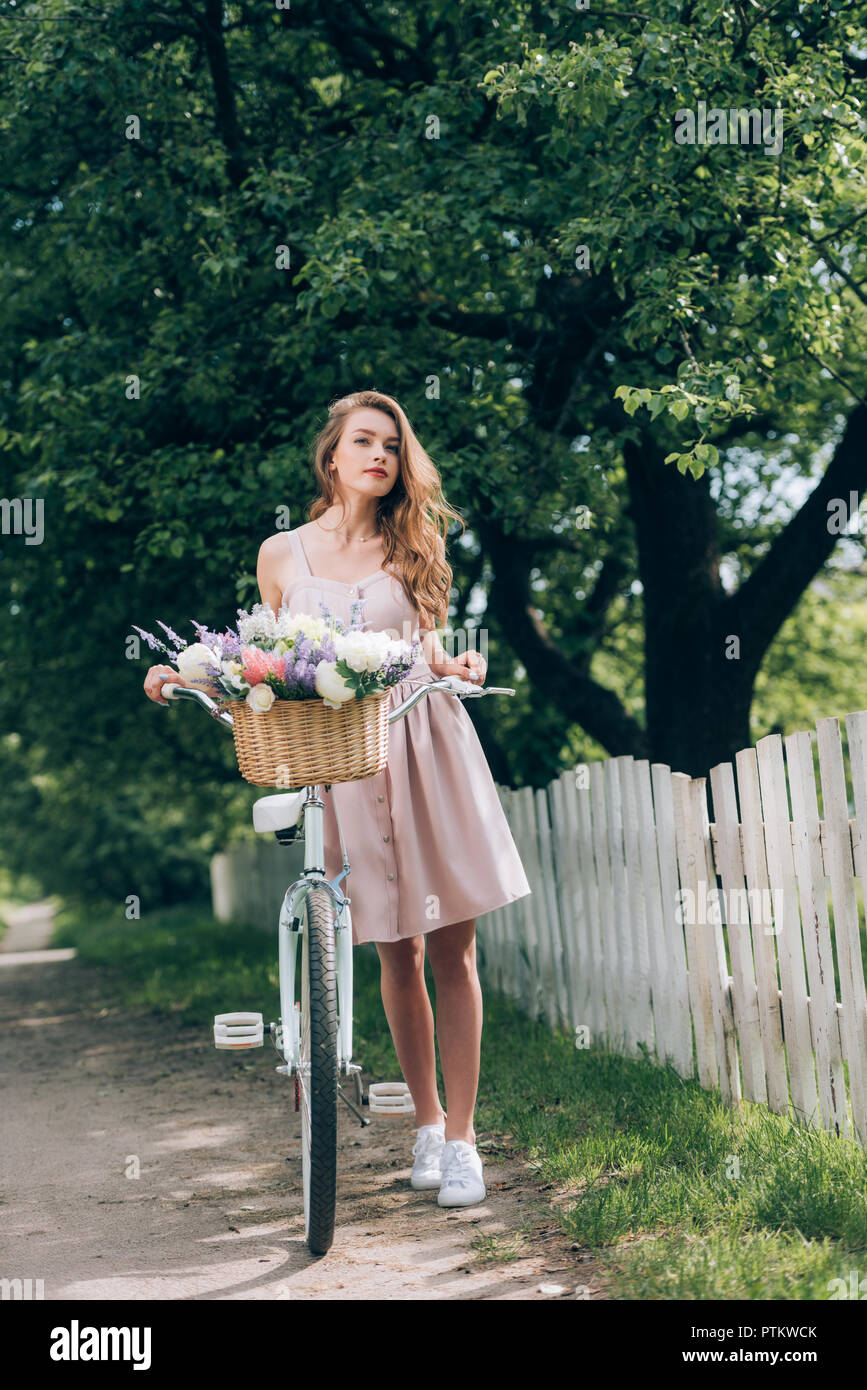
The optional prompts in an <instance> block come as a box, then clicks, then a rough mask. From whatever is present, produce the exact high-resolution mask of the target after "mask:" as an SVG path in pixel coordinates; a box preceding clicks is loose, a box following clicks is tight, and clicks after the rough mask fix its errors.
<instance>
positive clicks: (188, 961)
mask: <svg viewBox="0 0 867 1390" xmlns="http://www.w3.org/2000/svg"><path fill="white" fill-rule="evenodd" d="M58 944H74V945H76V946H77V947H78V950H79V954H80V958H81V959H82V960H83V961H84V962H85V963H88V964H92V965H97V966H99V967H101V968H102V969H103V970H105V971H106V972H108V975H107V982H108V980H110V981H111V984H112V988H113V989H114V990H115V991H116V992H117V994H118V996H119V998H120V1001H121V1002H123V1003H125V1004H126V1005H128V1006H131V1007H135V1006H147V1007H149V1008H152V1009H155V1010H158V1011H161V1012H166V1013H172V1014H176V1015H178V1016H180V1017H181V1018H183V1019H184V1021H186V1022H190V1023H199V1024H201V1025H202V1026H203V1027H210V1024H211V1021H212V1018H213V1015H214V1014H215V1013H218V1012H221V1011H222V1010H224V1009H236V1008H237V1009H241V1008H254V1009H258V1008H261V1009H262V1011H263V1012H264V1013H265V1014H266V1016H267V1015H268V1013H269V1011H270V1015H271V1017H276V1016H277V1008H278V1004H277V962H276V942H275V939H274V937H273V936H272V935H271V934H270V933H268V932H257V931H251V930H250V929H249V928H241V927H238V926H233V925H223V924H220V923H217V922H215V921H214V919H213V918H212V917H211V916H210V915H209V912H208V911H207V909H206V908H204V907H201V908H198V907H192V908H185V907H177V908H173V909H171V910H166V911H160V912H155V913H153V914H151V915H150V916H149V917H146V918H144V919H142V921H138V922H136V921H131V922H128V921H126V920H125V919H124V918H123V915H122V912H119V911H117V910H116V909H115V910H113V911H108V910H105V911H103V912H98V913H90V914H88V915H87V916H84V915H82V914H80V913H71V912H65V913H63V914H61V917H60V923H59V931H58ZM354 964H355V1026H354V1055H355V1058H356V1060H358V1061H360V1062H362V1064H363V1065H364V1068H365V1072H366V1073H367V1074H368V1075H372V1076H373V1077H374V1078H375V1079H380V1078H389V1079H391V1078H394V1077H397V1076H399V1075H400V1069H399V1067H398V1063H397V1059H396V1056H395V1053H394V1049H393V1045H392V1042H391V1037H390V1034H389V1031H388V1025H387V1023H386V1019H385V1015H384V1012H383V1008H382V1001H381V997H380V992H379V961H378V957H377V955H376V953H375V949H374V948H373V947H371V946H364V947H358V948H356V950H355V953H354ZM428 984H429V989H430V990H431V996H432V998H435V992H434V990H433V986H432V982H431V980H430V977H428ZM484 1011H485V1013H484V1033H483V1038H482V1072H481V1079H480V1084H479V1102H478V1106H477V1110H476V1115H475V1128H476V1132H477V1134H478V1135H479V1136H480V1137H482V1136H483V1135H485V1134H487V1133H491V1134H494V1135H500V1136H506V1138H507V1140H508V1144H509V1147H510V1148H511V1149H512V1150H513V1151H514V1152H517V1153H519V1154H520V1155H522V1156H523V1157H524V1159H525V1161H526V1162H527V1163H528V1164H529V1165H531V1166H530V1168H529V1169H528V1172H529V1174H530V1175H531V1179H532V1181H533V1182H534V1183H535V1185H536V1186H537V1187H540V1188H541V1187H543V1186H544V1185H545V1184H551V1188H550V1196H551V1197H552V1198H556V1201H555V1202H554V1203H553V1204H552V1212H554V1213H555V1214H556V1217H557V1219H558V1220H559V1221H560V1222H561V1224H562V1226H563V1229H564V1232H565V1233H566V1235H567V1236H568V1237H569V1238H570V1240H572V1241H574V1242H577V1243H580V1245H581V1246H582V1247H584V1248H585V1249H586V1250H588V1251H589V1252H591V1253H592V1255H593V1256H594V1258H595V1260H596V1262H597V1263H598V1265H599V1267H600V1269H601V1271H602V1272H603V1273H604V1274H605V1276H606V1279H607V1280H608V1281H609V1288H608V1292H609V1296H610V1297H612V1298H615V1299H617V1298H620V1299H641V1300H645V1299H670V1300H687V1299H695V1300H715V1299H736V1298H748V1299H761V1300H767V1299H786V1300H793V1299H794V1300H799V1299H827V1298H828V1297H829V1290H828V1284H829V1281H830V1280H832V1279H843V1280H845V1281H846V1283H847V1285H848V1281H849V1278H850V1274H851V1272H852V1271H853V1270H856V1271H858V1277H859V1279H860V1278H864V1277H865V1276H867V1151H865V1150H864V1148H862V1147H861V1146H860V1145H859V1144H858V1143H856V1142H855V1141H853V1140H847V1139H838V1138H837V1137H836V1136H834V1135H831V1134H828V1133H827V1132H825V1131H821V1130H818V1131H805V1130H802V1129H799V1128H797V1127H796V1126H794V1125H793V1124H792V1123H791V1122H790V1121H789V1120H788V1119H787V1118H785V1117H782V1116H779V1115H774V1114H772V1113H771V1112H769V1111H768V1110H766V1109H765V1108H764V1107H763V1106H758V1105H752V1104H749V1103H747V1104H745V1105H744V1108H743V1109H742V1111H740V1112H732V1111H730V1110H729V1109H728V1107H727V1106H726V1105H725V1104H724V1103H723V1102H722V1100H721V1097H720V1095H719V1093H718V1092H712V1091H705V1090H703V1089H702V1088H701V1087H700V1086H699V1084H698V1082H697V1081H684V1080H683V1079H682V1078H681V1077H680V1076H679V1075H678V1074H677V1072H676V1071H674V1069H673V1068H671V1067H669V1068H660V1067H657V1066H655V1065H653V1064H652V1063H651V1062H648V1061H646V1060H644V1059H643V1058H637V1059H636V1058H631V1057H622V1056H619V1055H617V1054H613V1053H608V1052H605V1051H596V1052H594V1051H593V1050H592V1049H576V1048H575V1046H574V1043H573V1040H572V1038H571V1036H569V1035H566V1034H561V1033H552V1032H551V1031H550V1030H549V1029H548V1027H547V1026H546V1025H545V1024H543V1023H541V1022H533V1021H532V1020H529V1019H527V1018H526V1017H525V1016H524V1015H523V1014H522V1013H521V1012H520V1010H518V1009H517V1007H516V1006H515V1005H514V1004H513V1003H512V1002H511V1001H510V1000H507V999H504V998H502V997H500V996H497V995H495V994H494V993H493V992H490V991H487V990H486V991H485V995H484ZM440 1097H441V1099H442V1100H443V1101H445V1098H446V1097H445V1090H444V1087H443V1086H442V1078H441V1075H440ZM477 1240H478V1243H477V1248H476V1257H477V1259H479V1260H480V1261H486V1262H489V1261H494V1260H498V1259H499V1260H510V1259H515V1258H519V1257H520V1247H521V1234H520V1232H519V1233H516V1234H515V1236H514V1238H513V1237H512V1236H506V1235H503V1236H497V1237H485V1238H477Z"/></svg>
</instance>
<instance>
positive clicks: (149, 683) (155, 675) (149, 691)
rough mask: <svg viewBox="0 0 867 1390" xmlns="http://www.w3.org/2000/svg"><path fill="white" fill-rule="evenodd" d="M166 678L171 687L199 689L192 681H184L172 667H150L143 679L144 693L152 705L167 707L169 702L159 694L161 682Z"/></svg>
mask: <svg viewBox="0 0 867 1390" xmlns="http://www.w3.org/2000/svg"><path fill="white" fill-rule="evenodd" d="M166 676H168V677H169V679H170V681H171V683H172V685H187V686H189V687H190V689H192V690H199V689H201V687H200V686H198V685H196V684H195V682H194V681H185V680H184V678H183V676H182V675H181V673H180V672H179V671H176V670H175V668H174V666H151V667H150V668H149V670H148V673H147V675H146V676H145V678H144V692H145V695H147V697H148V699H149V700H153V702H154V704H157V705H167V704H168V703H169V701H168V700H164V699H163V697H162V695H161V694H160V691H161V689H162V687H163V680H164V678H165V677H166Z"/></svg>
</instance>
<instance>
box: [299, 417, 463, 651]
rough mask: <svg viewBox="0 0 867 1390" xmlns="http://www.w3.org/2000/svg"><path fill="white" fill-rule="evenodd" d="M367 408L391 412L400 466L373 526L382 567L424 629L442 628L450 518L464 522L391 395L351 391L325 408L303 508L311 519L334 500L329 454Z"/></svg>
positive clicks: (449, 580)
mask: <svg viewBox="0 0 867 1390" xmlns="http://www.w3.org/2000/svg"><path fill="white" fill-rule="evenodd" d="M365 407H369V408H372V409H374V410H383V411H385V413H386V415H390V416H391V418H392V420H393V421H394V425H395V432H396V434H397V436H398V438H399V440H400V448H399V454H398V461H399V469H398V475H397V478H396V479H395V483H394V486H393V487H392V489H391V491H390V492H389V493H388V494H387V496H385V497H382V498H380V501H379V506H378V508H377V525H378V527H379V528H380V530H381V531H382V535H383V542H384V546H385V558H384V560H383V569H386V568H388V569H389V570H390V573H391V574H392V575H393V576H394V577H395V578H396V579H397V580H398V581H399V582H400V583H401V584H402V585H403V587H404V589H405V590H406V593H407V595H408V597H409V599H410V601H411V603H412V605H413V607H414V608H415V609H416V610H417V612H418V615H419V620H420V626H421V627H422V628H423V629H430V628H442V627H445V625H446V623H447V621H448V612H449V593H450V591H451V586H452V569H451V566H450V565H449V563H448V560H447V559H446V537H447V535H448V529H449V521H459V522H460V524H461V527H462V528H463V530H466V524H465V522H464V520H463V518H462V517H461V515H460V513H459V512H457V511H455V509H454V507H452V506H450V505H449V503H448V502H447V501H446V499H445V497H444V496H443V490H442V479H441V478H440V475H439V471H438V470H437V468H436V466H435V465H434V463H433V462H432V461H431V459H430V457H429V456H428V454H427V453H426V452H425V450H424V449H423V448H422V446H421V443H420V442H419V440H418V438H417V436H416V434H415V431H414V430H413V428H412V425H411V424H410V422H409V420H408V418H407V416H406V413H405V412H404V410H403V409H402V407H401V406H400V405H398V403H397V401H396V400H395V399H394V398H393V397H392V396H386V395H384V394H383V393H382V392H381V391H355V392H353V393H352V395H350V396H341V397H340V399H339V400H335V401H332V403H331V405H330V406H329V407H328V421H327V423H326V424H325V425H324V426H323V427H322V429H321V430H320V431H319V433H318V435H317V436H316V439H315V441H314V445H313V471H314V473H315V476H316V482H317V483H318V485H319V496H318V497H317V498H315V500H314V501H313V502H312V503H311V505H310V507H309V508H308V519H309V520H310V521H315V520H316V518H317V517H319V516H321V515H322V514H323V512H325V511H327V509H328V508H329V507H330V506H331V505H332V503H334V502H335V501H339V500H340V499H339V496H338V494H337V488H336V485H335V481H334V476H333V474H332V472H331V467H330V464H331V454H332V451H333V449H334V448H335V447H336V445H337V443H338V442H339V440H340V436H341V435H342V433H343V430H344V427H345V424H346V419H347V417H348V416H349V415H350V414H351V413H352V411H354V410H360V409H362V408H365Z"/></svg>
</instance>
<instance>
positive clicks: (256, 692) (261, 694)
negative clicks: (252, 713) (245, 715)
mask: <svg viewBox="0 0 867 1390" xmlns="http://www.w3.org/2000/svg"><path fill="white" fill-rule="evenodd" d="M275 698H276V697H275V695H274V691H273V690H272V689H271V687H270V685H266V684H265V682H264V681H260V682H259V684H258V685H254V686H252V687H251V689H250V693H249V694H248V696H247V704H248V705H249V706H250V708H251V709H254V710H258V711H259V713H260V714H264V713H265V712H266V710H269V709H270V708H271V706H272V705H273V703H274V700H275Z"/></svg>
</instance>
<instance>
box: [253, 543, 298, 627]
mask: <svg viewBox="0 0 867 1390" xmlns="http://www.w3.org/2000/svg"><path fill="white" fill-rule="evenodd" d="M294 578H295V558H294V556H293V554H292V551H291V549H290V547H289V546H288V545H287V543H286V533H285V531H278V532H277V533H276V535H273V536H268V538H267V539H266V540H264V541H263V542H262V544H261V545H260V546H259V560H258V563H257V565H256V580H257V582H258V584H259V594H260V596H261V599H262V602H263V603H270V605H271V608H272V609H273V611H274V612H275V613H279V611H280V604H281V603H282V602H283V594H284V593H285V592H286V586H287V585H288V583H289V580H290V579H294Z"/></svg>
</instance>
